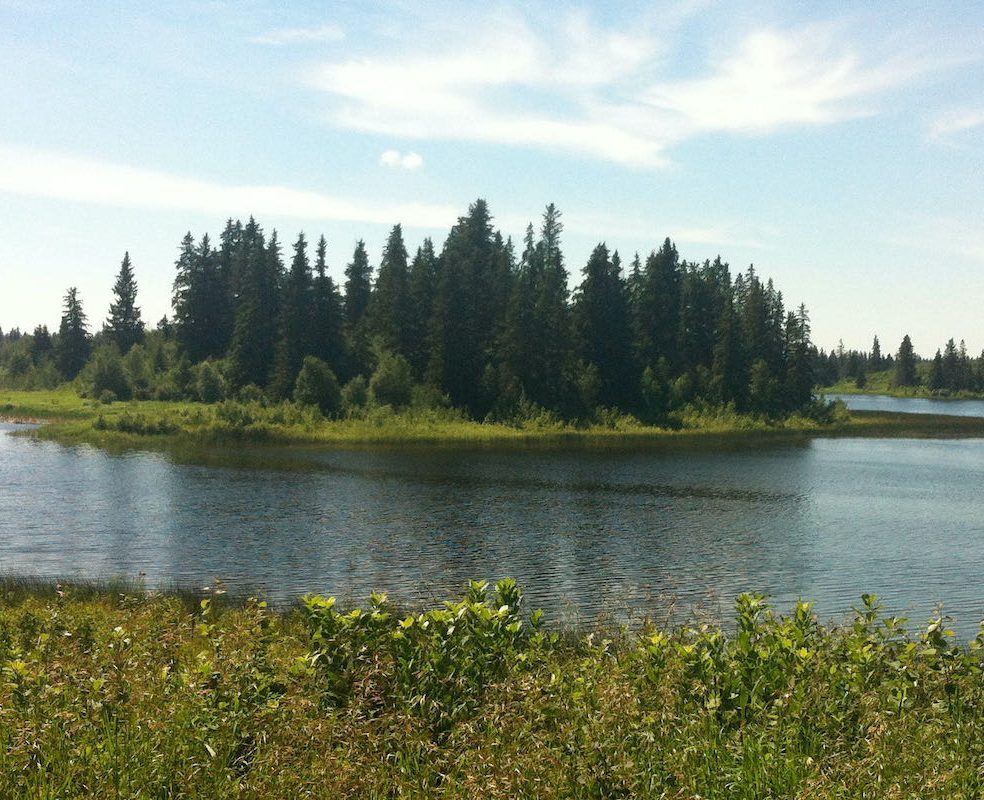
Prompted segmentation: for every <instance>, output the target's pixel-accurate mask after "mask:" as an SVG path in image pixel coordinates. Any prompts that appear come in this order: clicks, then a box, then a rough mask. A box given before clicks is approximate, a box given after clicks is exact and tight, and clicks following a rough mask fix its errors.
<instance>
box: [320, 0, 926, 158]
mask: <svg viewBox="0 0 984 800" xmlns="http://www.w3.org/2000/svg"><path fill="white" fill-rule="evenodd" d="M552 22H553V23H554V24H551V25H549V26H543V25H535V24H531V22H530V21H529V20H528V19H527V18H526V17H524V16H522V15H521V14H519V13H518V12H508V11H506V12H503V11H499V12H495V13H493V14H489V15H486V16H485V17H483V18H481V19H478V20H476V19H474V18H461V19H459V20H458V22H457V23H454V25H455V26H456V27H451V28H450V29H449V28H448V26H449V25H452V23H447V22H445V23H444V27H443V28H442V29H441V31H440V35H437V34H435V35H434V36H430V35H429V34H428V32H427V31H426V29H424V30H423V31H422V30H421V29H415V30H414V37H415V41H428V42H433V41H440V42H447V43H448V44H446V45H445V46H444V47H443V48H438V49H437V50H436V51H435V50H434V48H433V47H429V48H428V49H427V50H426V51H424V52H422V51H420V50H419V46H416V45H415V44H414V42H412V41H403V40H398V41H397V42H396V43H395V46H393V47H392V49H391V50H390V51H388V52H387V51H386V50H383V51H381V52H379V53H378V54H374V55H373V56H372V57H371V58H353V59H348V60H343V61H333V62H328V63H322V64H320V65H317V66H315V67H313V68H312V69H311V71H310V72H309V73H308V75H307V80H308V82H309V84H310V85H311V86H313V87H315V88H317V89H319V90H321V91H323V92H325V93H326V94H328V95H330V96H331V98H332V102H331V105H330V107H329V119H330V121H331V122H332V123H333V124H335V125H337V126H340V127H343V128H348V129H353V130H360V131H369V132H372V133H378V134H387V135H392V136H400V137H402V138H419V139H446V140H447V139H450V140H467V141H479V142H492V143H501V144H510V145H524V146H532V147H539V148H543V149H551V150H559V151H564V152H568V153H578V154H582V155H588V156H591V157H594V158H598V159H602V160H607V161H614V162H618V163H624V164H631V165H641V166H649V167H654V166H661V165H664V164H665V163H666V162H667V157H666V150H667V148H669V147H670V146H672V145H673V144H676V143H678V142H680V141H682V140H685V139H688V138H691V137H693V136H697V135H700V134H704V133H709V132H719V131H725V132H733V133H742V134H752V135H761V134H765V133H768V132H771V131H774V130H776V129H778V128H780V127H783V126H791V125H820V124H830V123H834V122H838V121H841V120H845V119H850V118H852V117H857V116H863V115H867V114H871V113H874V112H875V111H876V110H877V106H876V105H875V99H876V98H877V96H878V95H879V94H881V93H883V92H885V91H888V90H891V89H894V88H897V87H899V86H901V85H904V84H906V83H908V82H910V81H912V80H913V79H914V78H916V77H918V76H920V75H922V74H924V73H926V72H928V71H930V70H931V69H935V68H938V67H939V64H938V63H933V62H930V61H927V60H921V59H919V58H917V57H914V56H906V57H900V56H897V55H893V54H888V55H884V56H883V57H879V56H878V55H877V48H876V47H871V46H865V45H862V44H852V43H850V41H849V40H848V38H847V37H846V36H844V35H843V32H842V31H840V30H836V31H835V30H834V29H833V28H823V27H818V26H812V27H809V28H804V29H799V30H792V31H782V30H771V29H764V30H758V31H754V32H752V33H749V34H747V35H745V36H744V37H743V38H740V39H739V40H737V41H736V42H734V43H733V44H732V46H731V48H730V51H729V55H727V56H726V57H723V58H720V59H714V60H711V61H710V62H708V63H706V64H704V66H703V68H702V69H699V73H698V76H697V77H688V78H677V79H666V78H662V79H661V77H660V76H661V74H664V73H666V72H667V71H668V70H667V63H666V62H667V44H666V42H667V36H668V35H669V34H672V32H673V31H672V26H668V27H666V28H663V29H661V31H662V33H663V36H662V37H659V36H656V35H654V34H652V33H651V32H650V26H649V25H647V24H637V25H635V26H634V27H632V28H630V29H628V30H620V31H619V30H608V29H605V28H603V27H600V26H598V25H595V24H593V23H592V21H591V19H590V18H589V17H588V16H587V15H586V14H584V13H573V14H569V15H567V16H566V17H564V16H560V17H559V18H558V19H556V20H553V21H552ZM422 25H423V23H422ZM719 51H720V48H719ZM893 52H897V51H893ZM700 73H703V74H700Z"/></svg>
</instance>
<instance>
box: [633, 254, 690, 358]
mask: <svg viewBox="0 0 984 800" xmlns="http://www.w3.org/2000/svg"><path fill="white" fill-rule="evenodd" d="M680 283H681V275H680V257H679V255H678V254H677V249H676V246H675V245H674V244H673V243H672V242H671V241H670V240H669V239H668V238H667V239H666V240H664V242H663V245H662V246H661V247H660V249H659V251H658V252H657V251H653V252H651V253H650V254H649V257H648V258H647V259H646V264H645V267H644V269H643V271H642V275H641V280H640V284H639V287H638V298H637V300H636V303H635V309H634V311H635V313H634V314H633V319H634V321H635V337H636V349H637V352H638V358H639V363H641V364H643V365H645V366H652V365H654V364H656V363H657V362H658V361H659V359H660V358H665V359H666V360H667V362H668V364H669V365H670V369H676V367H677V366H678V365H679V362H680V361H681V360H682V359H681V358H680V355H679V353H678V352H677V334H678V331H679V320H680Z"/></svg>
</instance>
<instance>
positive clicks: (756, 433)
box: [0, 390, 984, 448]
mask: <svg viewBox="0 0 984 800" xmlns="http://www.w3.org/2000/svg"><path fill="white" fill-rule="evenodd" d="M0 417H4V418H7V419H19V420H33V421H45V422H47V424H46V425H44V427H43V428H42V429H41V430H40V431H38V432H37V433H36V434H35V435H38V436H41V437H43V438H47V439H53V440H56V441H59V442H62V443H66V444H75V443H89V444H95V445H99V446H105V447H115V448H126V447H135V448H148V447H149V448H153V447H160V446H169V445H173V444H182V445H193V444H203V443H204V444H207V443H236V442H240V443H271V444H309V445H329V446H346V445H361V444H378V445H399V444H444V445H519V446H523V445H532V444H544V445H564V444H569V445H592V446H600V447H605V446H621V445H653V446H656V445H660V444H662V445H666V446H673V445H674V444H683V443H686V442H693V443H695V444H700V443H703V444H708V445H709V444H713V442H714V441H715V440H716V439H723V440H728V441H738V440H742V439H749V440H752V439H760V440H761V439H765V440H768V439H773V438H775V439H782V438H798V437H803V436H809V435H821V436H852V435H856V436H984V420H980V419H974V418H957V417H947V416H930V415H909V414H892V413H882V412H853V413H851V414H848V413H847V412H846V411H845V410H843V409H841V410H840V411H838V412H837V413H836V414H835V415H834V416H833V420H832V421H831V422H828V423H819V422H817V421H816V420H814V419H811V418H808V417H802V416H797V415H793V416H790V417H787V418H785V419H779V420H773V419H768V418H764V417H761V416H756V415H751V414H741V413H737V412H735V411H734V410H733V409H731V408H714V407H699V408H688V409H685V410H684V411H682V412H680V413H678V414H677V415H676V416H675V418H674V420H673V425H672V426H671V427H656V426H651V425H645V424H643V423H641V422H640V421H639V420H638V419H636V418H635V417H632V416H631V415H622V414H610V415H608V416H607V417H606V419H605V424H598V423H594V424H583V425H574V424H565V423H561V422H558V421H557V420H555V419H552V418H550V417H546V418H544V419H536V420H532V421H528V422H524V423H520V424H516V425H506V424H502V423H492V422H476V421H473V420H469V419H467V418H465V417H464V415H462V414H461V413H460V412H458V411H455V410H454V409H446V408H438V409H434V408H421V409H418V408H409V409H406V410H403V411H401V412H395V411H393V410H392V409H391V408H390V407H388V406H383V407H379V408H371V409H366V410H365V411H363V412H362V413H360V414H359V415H355V416H351V417H347V418H342V419H325V418H324V417H323V416H321V414H320V413H318V412H317V411H316V410H314V409H312V408H307V407H301V406H296V405H294V404H292V403H280V404H272V405H264V404H261V403H257V402H238V401H224V402H221V403H216V404H204V403H195V402H186V401H184V402H166V401H150V400H140V401H136V400H135V401H129V402H114V403H111V404H102V403H99V402H98V401H95V400H90V399H84V398H81V397H78V396H77V395H75V394H74V393H73V392H71V391H66V390H58V391H31V392H27V391H7V390H0Z"/></svg>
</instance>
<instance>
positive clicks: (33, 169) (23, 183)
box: [0, 145, 459, 229]
mask: <svg viewBox="0 0 984 800" xmlns="http://www.w3.org/2000/svg"><path fill="white" fill-rule="evenodd" d="M0 192H11V193H14V194H20V195H29V196H34V197H48V198H57V199H62V200H71V201H77V202H81V203H93V204H97V205H105V206H116V207H122V208H133V207H137V208H159V209H177V210H182V211H190V212H199V213H205V214H215V215H221V216H228V215H230V214H231V215H233V216H236V215H242V216H245V215H248V214H266V215H276V216H287V217H296V218H299V219H323V220H339V221H346V222H369V223H379V224H387V225H389V224H393V223H395V222H402V223H403V225H405V226H407V227H418V228H438V229H441V228H447V227H450V225H451V224H453V222H454V220H455V219H456V218H457V215H458V213H459V210H458V209H455V208H451V207H447V206H441V205H435V204H428V203H396V204H387V203H379V202H361V201H358V200H350V199H346V198H342V197H334V196H332V195H327V194H321V193H319V192H312V191H307V190H304V189H294V188H290V187H286V186H249V185H243V186H237V185H230V184H222V183H216V182H212V181H203V180H198V179H195V178H188V177H185V176H182V175H173V174H170V173H166V172H158V171H155V170H149V169H142V168H139V167H131V166H125V165H122V164H115V163H112V162H108V161H99V160H94V159H89V158H79V157H77V156H72V155H66V154H63V153H56V152H51V151H47V150H37V149H33V148H26V147H16V146H7V145H0Z"/></svg>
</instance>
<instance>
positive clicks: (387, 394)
mask: <svg viewBox="0 0 984 800" xmlns="http://www.w3.org/2000/svg"><path fill="white" fill-rule="evenodd" d="M369 393H370V394H371V395H372V399H373V400H374V401H375V402H377V403H379V404H380V405H390V406H393V408H405V407H406V406H408V405H410V402H411V400H412V399H413V372H412V370H411V369H410V363H409V362H408V361H407V360H406V359H405V358H404V357H403V356H401V355H396V354H394V353H389V352H384V353H382V354H381V355H380V357H379V365H378V366H377V367H376V371H375V372H373V374H372V378H371V379H370V381H369Z"/></svg>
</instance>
